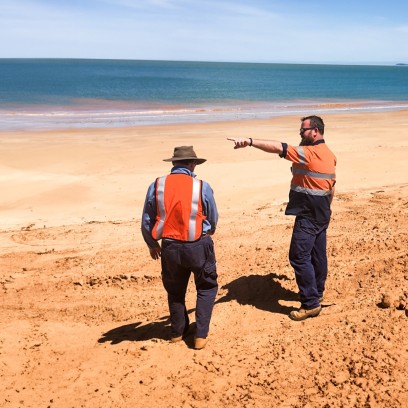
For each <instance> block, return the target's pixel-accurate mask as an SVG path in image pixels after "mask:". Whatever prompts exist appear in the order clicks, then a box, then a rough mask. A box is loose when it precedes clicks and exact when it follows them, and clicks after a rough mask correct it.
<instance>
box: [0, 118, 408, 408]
mask: <svg viewBox="0 0 408 408" xmlns="http://www.w3.org/2000/svg"><path fill="white" fill-rule="evenodd" d="M312 113H313V112H311V114H312ZM323 118H324V121H325V124H326V132H325V139H326V142H327V143H328V145H329V146H330V148H331V149H332V150H333V152H334V153H335V154H336V156H337V159H338V165H337V185H336V196H335V199H334V202H333V218H332V222H331V225H330V227H329V231H328V254H329V277H328V281H327V291H326V294H325V300H324V302H323V310H322V313H321V314H320V316H319V317H317V318H314V319H308V320H306V321H304V322H294V321H291V320H290V319H289V318H288V313H289V312H290V311H291V310H293V309H295V308H297V307H299V302H298V301H297V286H296V282H295V279H294V273H293V271H292V269H291V267H290V265H289V262H288V259H287V252H288V247H289V242H290V237H291V229H292V224H293V218H292V217H288V216H285V215H284V209H285V204H286V202H287V199H288V190H289V182H290V177H291V175H290V163H289V162H288V161H286V160H283V159H280V158H279V157H278V156H276V155H272V154H267V153H264V152H261V151H259V150H257V149H253V148H246V149H240V150H234V149H233V144H232V143H231V142H228V141H227V140H226V139H227V138H228V137H253V138H262V139H275V140H281V141H286V142H288V143H290V144H296V145H297V144H298V143H299V126H300V120H299V119H300V118H299V117H298V116H287V117H275V118H272V119H265V120H247V121H239V122H238V121H236V122H220V123H206V124H188V125H180V124H178V125H163V126H145V127H142V126H141V127H134V128H110V129H68V130H58V131H45V132H40V131H26V132H0V140H1V146H2V148H1V149H0V180H1V183H0V185H1V186H2V194H1V196H0V283H1V287H0V290H1V299H2V300H1V306H2V307H1V309H0V388H1V389H2V392H1V395H0V407H13V408H14V407H33V408H34V407H35V408H38V407H52V408H57V407H58V408H59V407H61V408H66V407H75V408H77V407H87V408H88V407H89V408H99V407H129V406H134V407H174V408H176V407H185V408H187V407H188V408H201V407H207V406H215V407H246V408H249V407H385V406H387V407H389V408H393V407H406V406H408V385H407V374H406V367H407V365H408V340H407V339H408V324H407V323H408V320H407V319H408V266H407V262H408V221H407V216H408V176H407V174H408V160H407V157H408V136H407V132H408V111H399V112H398V111H397V112H376V113H353V114H347V113H343V114H327V115H324V116H323ZM179 145H193V146H194V150H195V151H196V153H197V154H198V155H199V156H200V157H204V158H207V162H206V163H205V164H203V165H201V166H198V167H197V168H196V173H197V175H198V177H199V178H202V179H204V180H206V181H207V182H209V183H210V185H211V186H212V187H213V190H214V193H215V199H216V201H217V206H218V210H219V214H220V220H219V225H218V229H217V232H216V234H215V236H214V241H215V249H216V255H217V261H218V274H219V283H220V289H219V293H218V295H217V300H216V305H215V309H214V314H213V320H212V324H211V329H210V336H209V342H208V345H207V347H206V348H205V349H204V350H199V351H196V350H194V349H193V348H192V343H193V338H192V337H189V338H187V339H186V341H185V342H184V341H183V342H180V343H177V344H170V343H169V342H168V335H169V327H168V325H169V322H168V310H167V300H166V296H165V292H164V289H163V288H162V284H161V278H160V263H159V262H157V261H156V262H155V261H153V260H151V258H150V256H149V253H148V250H147V248H146V246H145V244H144V241H143V239H142V236H141V233H140V217H141V212H142V208H143V203H144V198H145V193H146V191H147V187H148V185H149V184H150V183H151V182H152V181H153V180H154V179H155V178H156V177H157V176H160V175H163V174H166V173H168V172H169V170H170V165H169V163H165V162H163V161H162V159H165V158H168V157H170V156H171V154H172V152H173V148H174V146H179ZM194 298H195V291H194V286H193V282H191V284H190V288H189V292H188V308H189V313H190V319H191V320H192V321H194V307H195V305H194Z"/></svg>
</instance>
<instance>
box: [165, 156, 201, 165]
mask: <svg viewBox="0 0 408 408" xmlns="http://www.w3.org/2000/svg"><path fill="white" fill-rule="evenodd" d="M191 160H194V161H195V162H196V164H203V163H204V162H206V161H207V159H199V158H198V157H183V158H182V159H180V158H178V157H171V158H170V159H163V161H165V162H174V161H191Z"/></svg>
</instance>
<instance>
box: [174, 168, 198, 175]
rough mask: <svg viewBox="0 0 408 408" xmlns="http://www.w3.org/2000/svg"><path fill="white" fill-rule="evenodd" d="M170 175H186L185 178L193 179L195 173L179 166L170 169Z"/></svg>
mask: <svg viewBox="0 0 408 408" xmlns="http://www.w3.org/2000/svg"><path fill="white" fill-rule="evenodd" d="M171 174H186V175H187V176H191V177H195V176H196V175H195V173H193V172H192V171H190V170H189V169H186V168H185V167H181V166H174V167H173V168H172V169H171Z"/></svg>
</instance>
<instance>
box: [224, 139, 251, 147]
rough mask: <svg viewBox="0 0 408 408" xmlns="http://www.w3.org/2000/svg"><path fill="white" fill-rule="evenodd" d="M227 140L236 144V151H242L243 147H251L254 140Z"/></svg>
mask: <svg viewBox="0 0 408 408" xmlns="http://www.w3.org/2000/svg"><path fill="white" fill-rule="evenodd" d="M227 140H231V142H234V144H235V146H234V149H241V148H242V147H247V146H251V144H252V143H251V142H252V140H251V139H250V138H243V139H235V138H230V137H227Z"/></svg>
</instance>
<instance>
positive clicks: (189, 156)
mask: <svg viewBox="0 0 408 408" xmlns="http://www.w3.org/2000/svg"><path fill="white" fill-rule="evenodd" d="M182 160H194V161H195V162H196V164H202V163H204V162H205V161H207V159H201V158H199V157H197V155H196V153H195V151H194V149H193V146H178V147H175V148H174V153H173V157H171V158H170V159H163V161H165V162H173V161H182Z"/></svg>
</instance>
